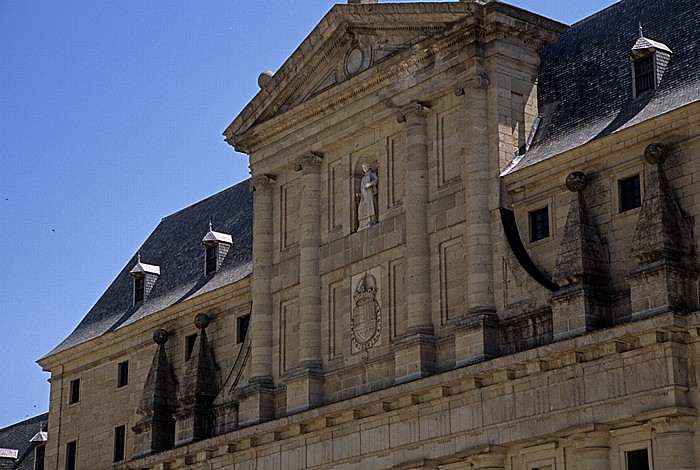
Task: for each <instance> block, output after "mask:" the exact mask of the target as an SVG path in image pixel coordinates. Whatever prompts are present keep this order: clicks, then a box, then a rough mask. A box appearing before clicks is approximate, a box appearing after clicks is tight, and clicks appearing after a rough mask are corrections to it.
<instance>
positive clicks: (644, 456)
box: [626, 449, 649, 470]
mask: <svg viewBox="0 0 700 470" xmlns="http://www.w3.org/2000/svg"><path fill="white" fill-rule="evenodd" d="M626 454H627V470H649V453H648V452H647V450H646V449H639V450H633V451H630V452H627V453H626Z"/></svg>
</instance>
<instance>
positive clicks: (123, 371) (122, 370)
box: [117, 361, 129, 388]
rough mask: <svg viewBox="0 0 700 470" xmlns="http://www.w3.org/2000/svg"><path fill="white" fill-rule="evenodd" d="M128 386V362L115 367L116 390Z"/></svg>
mask: <svg viewBox="0 0 700 470" xmlns="http://www.w3.org/2000/svg"><path fill="white" fill-rule="evenodd" d="M127 385H129V361H124V362H120V363H119V364H118V365H117V388H119V387H126V386H127Z"/></svg>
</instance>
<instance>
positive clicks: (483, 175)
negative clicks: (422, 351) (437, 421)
mask: <svg viewBox="0 0 700 470" xmlns="http://www.w3.org/2000/svg"><path fill="white" fill-rule="evenodd" d="M489 84H490V82H489V80H488V78H486V75H485V74H484V73H483V71H481V70H480V67H479V65H477V67H476V76H475V78H474V79H473V80H470V81H469V82H468V83H466V84H465V85H464V86H458V87H457V89H456V90H455V94H456V95H457V96H464V104H463V105H462V108H463V110H462V115H463V120H464V123H465V128H464V139H465V155H464V156H463V158H462V169H461V174H462V181H463V183H464V188H465V190H466V191H468V193H469V197H467V198H466V204H465V207H466V213H465V220H467V221H468V223H467V224H465V232H464V236H463V240H464V253H465V255H466V270H465V273H464V282H463V285H464V292H465V299H466V309H465V312H464V314H465V316H464V318H463V319H462V320H461V321H460V322H458V323H457V324H456V325H455V327H454V333H455V362H456V364H457V365H458V366H460V365H464V364H469V363H472V362H477V361H480V360H484V359H488V358H491V357H494V356H497V355H498V352H499V351H498V317H497V316H496V307H495V302H494V298H493V252H492V247H493V245H494V240H493V236H492V232H491V225H492V221H491V210H490V205H491V203H490V200H489V199H490V198H489V194H490V190H489V182H490V181H491V158H490V152H489V133H488V117H489V109H488V86H489Z"/></svg>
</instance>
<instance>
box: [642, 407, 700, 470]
mask: <svg viewBox="0 0 700 470" xmlns="http://www.w3.org/2000/svg"><path fill="white" fill-rule="evenodd" d="M694 423H695V417H693V416H677V417H668V418H657V419H654V420H652V428H653V430H654V469H655V470H686V469H687V470H690V469H695V468H697V467H696V466H695V461H696V459H695V446H694V445H693V443H694V440H695V432H694V430H693V428H694Z"/></svg>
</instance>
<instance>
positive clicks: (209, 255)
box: [206, 245, 217, 276]
mask: <svg viewBox="0 0 700 470" xmlns="http://www.w3.org/2000/svg"><path fill="white" fill-rule="evenodd" d="M216 258H217V246H216V245H212V246H208V247H207V252H206V259H207V266H206V275H207V276H208V275H209V274H213V273H215V272H216V264H217V263H216V261H217V259H216Z"/></svg>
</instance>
